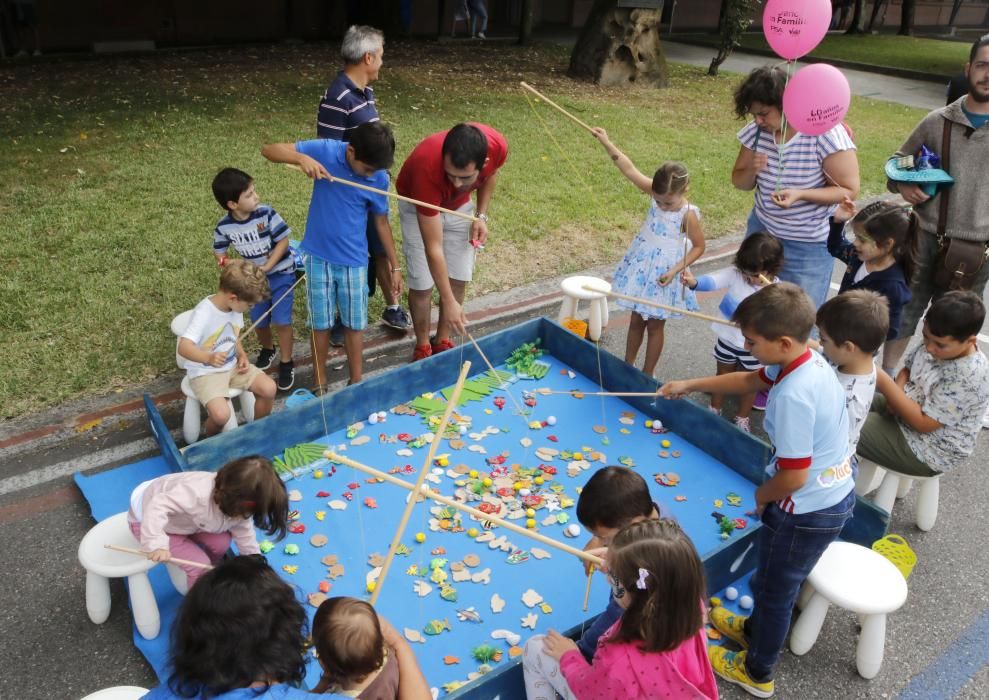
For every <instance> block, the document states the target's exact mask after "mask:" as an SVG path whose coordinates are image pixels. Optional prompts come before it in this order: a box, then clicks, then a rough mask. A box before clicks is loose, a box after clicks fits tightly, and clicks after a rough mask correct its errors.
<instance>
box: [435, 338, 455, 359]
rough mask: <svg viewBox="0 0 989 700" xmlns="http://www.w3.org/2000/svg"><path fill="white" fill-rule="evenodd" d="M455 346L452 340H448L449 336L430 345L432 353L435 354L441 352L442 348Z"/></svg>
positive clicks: (448, 348)
mask: <svg viewBox="0 0 989 700" xmlns="http://www.w3.org/2000/svg"><path fill="white" fill-rule="evenodd" d="M455 347H457V345H456V344H455V343H454V342H453V341H452V340H450V339H449V338H444V339H443V340H440V341H439V342H434V343H433V344H432V346H431V349H432V351H433V354H434V355H436V354H438V353H441V352H443V351H444V350H450V349H452V348H455Z"/></svg>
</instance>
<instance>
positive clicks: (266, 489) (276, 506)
mask: <svg viewBox="0 0 989 700" xmlns="http://www.w3.org/2000/svg"><path fill="white" fill-rule="evenodd" d="M127 521H128V523H129V524H130V528H131V532H133V533H134V536H135V537H136V538H138V540H140V542H141V551H144V552H147V553H148V558H149V559H151V560H152V561H160V562H165V561H169V560H170V559H171V558H172V557H173V556H174V557H176V558H178V559H187V560H190V561H195V562H200V563H202V564H216V562H218V561H219V560H220V559H221V558H222V557H223V555H224V554H226V552H227V550H228V549H229V548H230V541H231V539H232V540H233V541H234V542H236V544H237V549H238V551H239V552H240V553H241V554H257V553H258V552H259V551H260V550H259V549H258V540H257V535H256V534H255V532H254V528H255V526H256V527H259V528H261V529H262V530H264V531H265V533H266V534H268V535H275V534H276V533H277V537H276V539H281V538H282V537H284V536H285V531H286V529H287V527H288V494H287V493H286V492H285V485H284V484H283V483H282V480H281V479H280V478H279V477H278V474H277V473H275V469H274V467H273V466H272V464H271V462H270V461H268V460H267V459H265V458H264V457H261V456H259V455H254V456H251V457H241V458H240V459H235V460H233V461H232V462H227V463H226V464H224V465H223V466H222V467H220V469H219V471H217V472H215V473H214V472H181V473H179V474H168V475H166V476H161V477H158V478H157V479H151V480H150V481H145V482H144V483H143V484H141V485H139V486H138V487H137V488H136V489H134V491H133V492H132V493H131V497H130V510H129V511H128V512H127ZM178 566H179V568H181V569H182V570H183V571H185V573H186V577H187V585H186V589H188V588H190V587H191V586H192V584H194V583H195V582H196V581H197V580H198V579H199V577H200V576H202V575H203V574H204V573H205V572H206V569H202V568H199V567H193V566H187V565H184V564H178ZM183 592H184V591H183Z"/></svg>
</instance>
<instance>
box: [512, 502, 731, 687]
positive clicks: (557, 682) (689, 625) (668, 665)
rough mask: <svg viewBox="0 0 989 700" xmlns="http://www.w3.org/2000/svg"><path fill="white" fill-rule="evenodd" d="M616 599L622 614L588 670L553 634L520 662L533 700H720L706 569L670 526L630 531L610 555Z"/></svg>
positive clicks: (535, 641)
mask: <svg viewBox="0 0 989 700" xmlns="http://www.w3.org/2000/svg"><path fill="white" fill-rule="evenodd" d="M607 560H608V566H609V568H610V571H609V574H608V577H609V579H610V580H611V584H612V594H613V595H614V598H615V600H616V601H618V603H619V604H620V605H621V606H622V607H623V608H624V609H625V612H624V613H623V615H622V617H621V618H620V619H619V620H618V622H616V623H615V624H614V625H613V626H612V627H611V628H610V629H609V630H608V631H607V632H605V633H604V635H602V637H601V639H600V640H599V641H598V647H597V650H596V651H595V652H594V660H593V661H592V662H591V663H587V661H586V660H585V659H584V657H583V655H582V654H581V653H580V651H579V650H578V649H577V645H576V644H574V642H573V641H571V640H570V639H568V638H566V637H564V636H562V635H560V634H559V633H557V632H554V631H553V630H550V631H549V633H548V634H547V635H546V636H545V637H543V636H536V637H533V638H532V639H530V640H529V641H528V642H527V643H526V645H525V650H524V653H523V656H522V668H523V671H524V673H525V689H526V697H527V698H528V700H553V698H554V697H555V693H559V694H560V695H562V696H563V697H564V698H565V699H566V700H571V699H575V700H621V699H623V698H629V699H631V698H677V699H678V700H717V697H718V686H717V684H716V683H715V680H714V672H713V671H712V670H711V663H710V661H708V657H707V640H706V637H705V635H704V618H703V608H702V600H703V597H704V596H705V594H706V593H705V583H704V566H703V564H702V563H701V560H700V557H699V556H697V551H696V550H695V549H694V545H693V544H692V543H691V541H690V539H689V538H688V537H687V535H686V534H684V532H683V530H681V529H680V526H679V525H678V524H677V523H676V522H675V521H673V520H646V521H644V522H639V523H634V524H632V525H628V526H626V527H625V528H623V529H622V530H621V532H619V533H618V534H617V535H616V536H615V538H614V539H613V540H612V542H611V546H610V547H609V548H608V554H607Z"/></svg>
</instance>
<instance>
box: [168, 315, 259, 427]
mask: <svg viewBox="0 0 989 700" xmlns="http://www.w3.org/2000/svg"><path fill="white" fill-rule="evenodd" d="M191 319H192V309H190V310H189V311H183V312H182V313H180V314H179V315H178V316H176V317H175V318H173V319H172V323H171V328H172V333H174V334H175V337H176V338H177V339H181V338H182V334H183V333H185V330H186V328H188V327H189V321H190V320H191ZM178 343H179V341H178V340H176V341H175V364H176V365H178V367H179V369H185V367H186V363H187V362H188V360H186V359H185V358H184V357H182V356H181V355H179V345H178ZM182 393H183V394H184V395H185V411H184V413H183V415H182V437H184V438H185V442H186V444H187V445H191V444H192V443H194V442H196V441H197V440H199V432H200V428H201V427H202V422H203V416H202V412H201V409H200V406H201V404H200V403H199V399H197V398H196V395H195V394H194V393H193V392H192V386H191V385H190V384H189V376H188V375H186V376H185V377H182ZM238 396H239V397H240V410H241V413H243V414H244V422H246V423H251V422H252V421H253V420H254V394H252V393H251V392H249V391H244V390H242V389H228V390H227V402H228V403H229V404H230V418H228V419H227V422H226V425H224V426H223V432H227V431H228V430H233V429H234V428H236V427H237V415H236V412H235V411H234V407H233V402H232V401H231V399H235V398H237V397H238Z"/></svg>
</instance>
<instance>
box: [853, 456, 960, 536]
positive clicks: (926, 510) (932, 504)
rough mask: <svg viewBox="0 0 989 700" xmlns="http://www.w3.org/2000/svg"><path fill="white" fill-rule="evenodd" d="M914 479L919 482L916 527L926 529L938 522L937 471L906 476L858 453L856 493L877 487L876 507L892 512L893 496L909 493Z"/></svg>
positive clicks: (938, 491)
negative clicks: (934, 474) (930, 474)
mask: <svg viewBox="0 0 989 700" xmlns="http://www.w3.org/2000/svg"><path fill="white" fill-rule="evenodd" d="M915 481H917V482H919V483H920V493H918V494H917V512H916V514H915V517H916V523H917V527H918V528H920V529H921V530H923V531H924V532H929V531H930V530H931V529H932V528H933V527H934V523H936V522H937V511H938V501H939V499H940V497H941V475H940V474H938V475H937V476H929V477H922V476H916V477H911V476H906V475H904V474H898V473H896V472H892V471H889V470H887V469H884V468H883V467H882V466H880V465H878V464H876V463H875V462H872V461H870V460H868V459H863V458H862V457H859V475H858V478H857V479H856V480H855V493H856V494H858V495H859V496H865V495H866V494H867V493H870V492H871V491H873V490H875V489H876V488H877V487H878V489H879V490H878V491H877V492H876V496H875V498H874V499H873V503H874V504H875V505H876V507H878V508H882V509H883V510H885V511H886V512H887V513H890V514H892V512H893V505H894V504H895V503H896V499H898V498H904V497H905V496H906V495H907V494H908V493H910V489H911V488H912V487H913V482H915Z"/></svg>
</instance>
